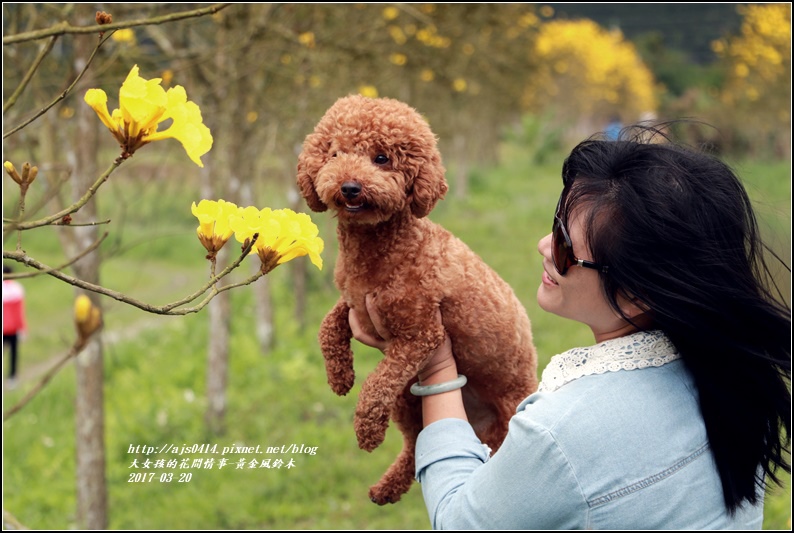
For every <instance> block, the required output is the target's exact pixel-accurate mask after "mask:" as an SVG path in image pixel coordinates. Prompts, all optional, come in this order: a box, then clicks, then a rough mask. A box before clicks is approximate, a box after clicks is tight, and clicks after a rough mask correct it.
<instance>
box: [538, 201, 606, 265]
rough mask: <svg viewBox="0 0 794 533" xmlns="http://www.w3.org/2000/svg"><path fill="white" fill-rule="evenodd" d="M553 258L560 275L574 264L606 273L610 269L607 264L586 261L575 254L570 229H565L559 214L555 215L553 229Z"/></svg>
mask: <svg viewBox="0 0 794 533" xmlns="http://www.w3.org/2000/svg"><path fill="white" fill-rule="evenodd" d="M551 258H552V261H554V268H556V269H557V272H559V274H560V276H564V275H565V273H566V272H568V269H569V268H571V267H572V266H580V267H585V268H592V269H593V270H598V271H599V272H603V273H606V271H607V269H608V267H606V266H603V265H599V264H598V263H593V262H592V261H585V260H584V259H579V258H577V257H576V256H575V255H573V243H572V242H571V237H570V236H569V235H568V230H567V229H565V224H563V222H562V219H561V218H560V216H559V215H554V226H553V227H552V230H551Z"/></svg>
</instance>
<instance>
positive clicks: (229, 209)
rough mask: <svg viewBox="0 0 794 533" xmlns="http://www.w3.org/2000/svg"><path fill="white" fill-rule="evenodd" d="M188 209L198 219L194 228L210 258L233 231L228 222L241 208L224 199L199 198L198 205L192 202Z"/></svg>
mask: <svg viewBox="0 0 794 533" xmlns="http://www.w3.org/2000/svg"><path fill="white" fill-rule="evenodd" d="M190 210H191V212H192V213H193V215H194V216H195V217H196V218H198V220H199V227H198V228H196V233H197V234H198V238H199V241H201V244H203V245H204V248H206V249H207V252H209V253H208V255H207V258H208V259H212V258H214V257H215V254H217V253H218V251H219V250H220V249H221V248H223V245H224V244H226V241H228V240H229V238H230V237H231V236H232V233H234V232H233V230H232V228H231V226H230V225H229V222H230V220H231V218H232V217H233V216H234V215H237V214H238V213H239V212H240V211H241V208H239V207H237V206H236V205H235V204H233V203H232V202H227V201H225V200H218V201H217V202H216V201H214V200H201V201H200V202H199V203H198V205H196V202H193V205H192V206H191V208H190Z"/></svg>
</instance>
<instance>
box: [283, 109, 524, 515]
mask: <svg viewBox="0 0 794 533" xmlns="http://www.w3.org/2000/svg"><path fill="white" fill-rule="evenodd" d="M298 185H299V186H300V189H301V193H302V194H303V197H304V198H305V199H306V202H307V203H308V205H309V207H310V208H311V209H313V210H314V211H325V210H326V209H328V208H331V209H332V210H333V211H334V212H335V213H336V216H337V219H338V223H337V234H338V239H339V257H338V260H337V263H336V270H335V279H336V285H337V287H338V288H339V291H340V292H341V298H340V299H339V301H338V302H337V304H336V305H335V306H334V308H333V309H331V311H330V312H329V313H328V315H327V316H326V317H325V319H324V320H323V322H322V325H321V327H320V334H319V341H320V348H321V349H322V353H323V356H324V357H325V365H326V372H327V374H328V383H329V384H330V385H331V388H332V389H333V391H334V392H336V393H337V394H339V395H343V394H347V392H348V391H349V390H350V389H351V387H352V386H353V381H354V379H355V373H354V371H353V352H352V350H351V346H350V340H351V337H352V332H351V330H350V325H349V323H348V312H349V310H350V309H353V310H354V311H355V312H356V313H358V317H359V320H360V321H361V322H362V324H364V327H365V328H366V329H368V330H369V331H370V332H373V333H374V328H373V326H372V322H371V321H370V319H369V316H368V315H367V312H366V307H365V303H364V297H365V295H367V294H369V295H371V296H372V297H373V301H374V304H375V309H377V312H378V314H379V315H380V316H381V318H382V321H383V326H384V327H385V328H387V329H388V331H389V332H390V334H391V335H392V337H393V339H392V341H391V343H390V345H389V348H388V349H387V351H386V354H385V357H384V359H383V360H381V361H380V363H378V365H377V367H376V369H375V370H374V372H373V373H372V374H371V375H370V376H368V377H367V379H366V380H365V381H364V383H363V385H362V387H361V393H360V395H359V398H358V405H357V407H356V413H355V431H356V436H357V437H358V444H359V447H361V448H362V449H364V450H367V451H372V450H373V449H375V448H376V447H378V446H379V445H380V444H381V443H382V442H383V439H384V437H385V434H386V429H387V427H388V424H389V418H390V417H391V419H393V420H394V421H395V423H396V424H397V427H399V429H400V431H401V432H402V434H403V436H404V446H403V449H402V452H401V453H400V455H399V456H398V457H397V459H396V460H395V462H394V463H393V464H392V465H391V467H390V468H389V469H388V471H387V472H386V473H385V474H384V475H383V477H382V478H381V480H380V481H379V482H378V483H377V484H376V485H374V486H373V487H371V489H370V498H371V499H372V501H374V502H376V503H378V504H381V505H382V504H385V503H394V502H396V501H398V500H399V499H400V497H401V496H402V495H403V494H404V493H405V492H407V491H408V490H409V489H410V487H411V484H412V483H413V479H414V446H415V444H416V438H417V435H418V434H419V431H420V430H421V429H422V414H421V402H420V399H419V398H418V397H416V396H413V395H412V394H411V393H410V392H409V390H408V389H409V388H410V386H411V385H412V384H413V383H414V382H416V375H417V373H418V372H419V370H421V369H422V367H423V366H424V365H425V363H426V362H427V361H428V359H429V358H430V356H431V355H432V354H433V352H434V350H435V349H436V348H437V347H438V346H439V345H440V344H441V342H442V341H443V339H444V331H445V330H446V332H447V333H448V334H449V336H450V338H451V339H452V347H453V353H454V354H455V359H456V361H457V365H458V370H459V372H460V373H461V374H463V375H465V376H467V377H468V384H467V385H466V386H465V387H464V388H463V398H464V403H465V407H466V413H467V415H468V417H469V421H470V422H471V424H472V426H473V427H474V429H475V431H476V433H477V435H478V436H479V437H480V439H481V440H482V441H483V442H484V443H486V444H488V445H489V446H490V447H491V449H492V450H493V451H496V450H497V449H498V448H499V446H500V445H501V443H502V440H504V437H505V434H506V433H507V426H508V421H509V420H510V417H511V416H512V415H513V414H514V413H515V409H516V407H517V405H518V403H519V402H520V401H521V400H523V399H524V398H526V397H527V396H528V395H529V394H531V393H532V392H534V391H535V389H536V388H537V378H536V369H537V361H536V355H535V348H534V346H533V344H532V332H531V329H530V322H529V319H528V318H527V314H526V312H525V310H524V308H523V306H522V305H521V303H520V302H519V301H518V299H517V298H516V296H515V294H514V293H513V290H512V289H511V288H510V286H509V285H508V284H507V283H506V282H504V281H503V280H502V279H501V278H500V277H499V276H498V275H497V274H496V273H495V272H494V271H493V270H491V268H489V267H488V266H487V265H486V264H485V263H484V262H483V261H482V260H481V259H480V258H479V257H478V256H477V255H476V254H475V253H474V252H472V251H471V250H470V249H469V248H468V247H467V246H466V245H465V244H464V243H463V242H462V241H460V240H459V239H457V238H456V237H454V236H453V235H452V234H451V233H449V232H448V231H447V230H445V229H444V228H442V227H441V226H439V225H437V224H435V223H433V222H431V221H430V220H429V219H427V218H425V217H426V216H427V214H428V213H430V211H431V210H432V209H433V207H434V205H435V204H436V202H437V201H438V200H440V199H441V198H442V197H443V196H444V194H445V193H446V192H447V184H446V181H445V179H444V167H443V166H442V163H441V155H440V154H439V151H438V149H437V148H436V139H435V136H434V134H433V133H432V131H431V130H430V127H429V126H428V124H427V122H426V121H425V120H424V118H423V117H422V116H421V115H420V114H419V113H418V112H416V111H415V110H414V109H412V108H411V107H409V106H407V105H406V104H404V103H402V102H399V101H396V100H392V99H388V98H379V99H372V98H366V97H363V96H357V95H356V96H348V97H344V98H341V99H339V100H338V101H337V102H336V103H335V104H334V105H333V106H332V107H331V108H330V109H329V110H328V111H327V112H326V114H325V116H323V118H322V119H321V120H320V122H319V124H317V127H316V128H315V130H314V132H313V133H311V134H309V135H308V136H307V137H306V140H305V142H304V145H303V151H302V152H301V154H300V156H299V158H298ZM439 308H440V309H441V315H442V320H443V327H442V326H441V325H439V324H438V323H437V321H436V319H435V317H436V312H437V309H439Z"/></svg>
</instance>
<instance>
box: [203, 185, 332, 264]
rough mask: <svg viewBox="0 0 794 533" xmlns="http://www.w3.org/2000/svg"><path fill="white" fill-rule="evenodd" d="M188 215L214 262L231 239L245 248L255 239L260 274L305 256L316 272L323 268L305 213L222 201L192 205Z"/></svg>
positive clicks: (320, 248)
mask: <svg viewBox="0 0 794 533" xmlns="http://www.w3.org/2000/svg"><path fill="white" fill-rule="evenodd" d="M191 211H192V212H193V215H194V216H195V217H196V218H198V220H199V226H198V228H197V230H196V233H197V234H198V238H199V241H200V242H201V244H202V245H203V246H204V248H206V249H207V252H208V255H207V257H208V258H209V259H214V257H215V255H216V254H217V253H218V251H220V249H221V248H222V247H223V245H224V244H226V242H227V241H228V240H229V239H230V238H231V236H232V235H234V237H235V239H237V241H239V242H241V243H243V245H244V246H246V245H247V244H248V243H250V242H251V241H253V240H254V236H255V235H256V241H255V242H254V246H253V248H252V249H251V252H256V254H257V255H258V256H259V259H260V260H261V262H262V267H261V269H262V272H263V273H267V272H270V271H271V270H273V269H274V268H275V267H276V266H278V265H280V264H282V263H285V262H287V261H290V260H292V259H295V258H296V257H301V256H304V255H308V256H309V259H310V260H311V262H312V263H313V264H314V265H315V266H316V267H317V268H319V269H321V270H322V268H323V260H322V257H321V256H320V254H321V253H322V251H323V248H324V243H323V240H322V239H321V238H320V237H319V236H318V234H319V230H318V229H317V226H316V225H315V224H314V223H313V222H312V220H311V218H310V217H309V215H307V214H305V213H296V212H295V211H292V210H291V209H271V208H269V207H266V208H264V209H258V208H256V207H253V206H249V207H238V206H237V205H235V204H234V203H232V202H227V201H225V200H217V201H215V200H201V201H200V202H199V203H198V204H196V203H195V202H193V205H192V207H191Z"/></svg>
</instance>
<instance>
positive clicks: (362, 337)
mask: <svg viewBox="0 0 794 533" xmlns="http://www.w3.org/2000/svg"><path fill="white" fill-rule="evenodd" d="M365 302H366V306H367V314H368V315H369V319H370V320H371V321H372V324H373V325H374V326H375V332H376V334H377V335H371V334H369V333H366V332H365V331H364V330H363V328H362V327H361V322H359V320H358V317H357V316H356V313H355V311H353V310H352V309H351V310H350V314H349V317H348V320H349V321H350V329H351V330H352V331H353V338H354V339H356V340H357V341H358V342H360V343H362V344H365V345H367V346H371V347H373V348H377V349H378V350H380V351H382V352H385V351H386V348H387V347H388V346H389V342H390V341H391V335H389V332H388V331H387V330H386V328H384V327H383V322H382V321H381V319H380V315H378V313H377V310H376V309H375V305H374V304H373V303H372V297H371V296H370V295H369V294H368V295H367V296H366V298H365ZM436 321H437V322H438V324H439V325H441V310H440V309H439V310H437V311H436ZM445 369H451V370H452V372H457V368H456V365H455V358H454V356H453V354H452V341H451V340H450V338H449V335H447V334H446V333H445V334H444V342H442V343H441V346H439V347H438V348H437V349H436V351H435V353H434V354H433V356H432V357H431V358H430V360H429V361H428V362H427V364H426V365H425V366H424V367H423V368H422V369H421V370H420V371H419V381H420V382H421V383H425V382H427V380H428V379H431V378H432V377H433V376H435V375H436V374H437V373H439V372H440V373H442V374H447V373H449V371H447V372H443V371H444V370H445ZM455 376H457V374H455Z"/></svg>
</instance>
